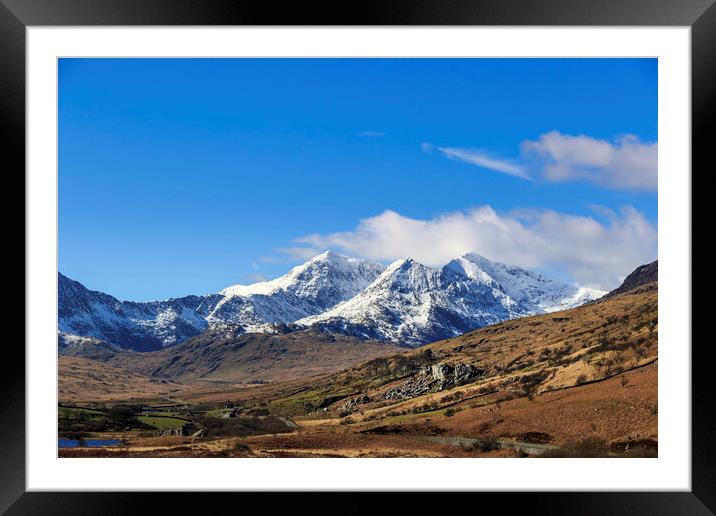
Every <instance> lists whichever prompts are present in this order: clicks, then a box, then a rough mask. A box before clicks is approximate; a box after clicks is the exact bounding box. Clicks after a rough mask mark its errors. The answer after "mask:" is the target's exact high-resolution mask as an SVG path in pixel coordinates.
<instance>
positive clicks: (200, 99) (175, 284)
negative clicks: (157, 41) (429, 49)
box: [58, 59, 657, 300]
mask: <svg viewBox="0 0 716 516" xmlns="http://www.w3.org/2000/svg"><path fill="white" fill-rule="evenodd" d="M58 109H59V268H60V271H61V272H63V273H64V274H66V275H68V276H70V277H71V278H73V279H77V280H78V281H81V282H82V283H84V284H85V285H86V286H87V287H88V288H92V289H95V290H102V291H104V292H107V293H110V294H112V295H114V296H116V297H118V298H120V299H131V300H149V299H163V298H168V297H178V296H181V295H186V294H190V293H193V294H200V293H209V292H215V291H217V290H219V289H221V288H223V287H225V286H228V285H231V284H235V283H251V282H253V281H255V280H257V279H260V278H264V277H265V278H273V277H276V276H278V275H280V274H283V273H284V272H286V271H287V270H288V269H289V268H290V267H291V266H293V265H295V264H297V263H300V262H302V261H304V259H305V258H307V257H309V256H310V255H311V254H314V253H315V252H317V251H319V250H323V248H327V247H330V248H334V250H336V251H339V252H346V253H347V254H356V255H358V254H359V255H362V256H365V257H368V258H371V259H376V260H381V261H384V262H389V261H391V260H392V259H395V258H396V257H398V255H399V254H403V253H406V254H407V253H409V254H411V255H416V256H415V257H416V259H419V260H421V261H424V262H427V263H428V264H430V265H437V264H438V263H439V262H441V261H446V260H445V259H444V258H445V257H446V256H450V253H451V252H452V251H454V250H456V249H459V250H463V247H464V246H468V247H469V250H472V251H476V252H480V253H481V254H484V255H485V256H487V257H488V258H493V259H500V260H502V261H510V262H511V263H517V264H519V265H523V266H529V267H531V268H534V269H537V270H540V271H542V272H545V273H548V274H551V275H553V276H556V277H559V278H560V279H565V280H569V281H573V282H576V283H579V284H585V285H590V286H600V287H605V286H609V285H611V284H613V283H614V282H615V281H617V278H618V277H621V276H623V275H624V274H626V273H627V272H629V271H628V270H626V269H627V268H628V267H632V265H634V266H635V265H638V264H639V263H634V262H637V261H642V260H645V259H646V258H648V257H650V256H651V259H654V258H656V255H655V253H656V241H655V233H654V231H655V228H656V220H657V196H656V188H655V178H656V176H655V174H656V168H655V161H654V160H655V156H656V140H657V61H656V60H654V59H61V60H60V64H59V106H58ZM625 135H628V136H625ZM485 207H489V210H492V212H490V211H489V210H488V211H484V210H483V211H481V212H479V214H477V215H476V214H475V211H474V210H475V209H479V208H483V209H486V208H485ZM386 210H390V212H389V213H388V214H386V213H385V212H386ZM393 212H394V213H393ZM493 212H494V216H493V215H492V213H493ZM381 214H383V216H382V217H381ZM488 219H489V220H488ZM366 220H368V222H365V221H366ZM361 221H364V223H363V225H361ZM592 221H593V222H594V223H592ZM488 223H489V224H490V225H489V227H486V226H485V224H488ZM503 226H504V227H503ZM500 228H502V229H500ZM505 228H506V229H505ZM493 230H494V231H495V232H496V233H494V234H493V233H492V231H493ZM500 231H503V232H504V234H503V233H500ZM572 231H574V232H572ZM395 235H398V237H396V236H395ZM466 235H467V236H466ZM486 235H491V236H490V238H489V240H488V239H487V236H486ZM570 235H572V236H570ZM403 236H404V238H405V242H402V240H403ZM569 238H571V240H570V239H569ZM297 239H298V240H297ZM619 239H622V240H623V241H624V242H622V241H621V240H619ZM606 240H608V242H609V245H605V243H604V242H605V241H606ZM386 241H389V244H390V245H386ZM498 242H501V243H500V244H499V245H498ZM461 246H463V247H461ZM610 246H611V247H610ZM468 247H465V249H467V248H468ZM473 247H479V249H474V248H473ZM623 247H633V249H632V248H629V249H626V250H624V251H622V250H621V249H622V248H623ZM615 253H616V254H618V255H619V256H616V257H615V256H614V254H615ZM602 255H603V256H602ZM617 262H618V263H617ZM632 268H633V267H632ZM600 277H604V278H607V277H608V278H610V279H609V280H606V279H605V280H604V281H601V280H600Z"/></svg>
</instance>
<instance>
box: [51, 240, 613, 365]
mask: <svg viewBox="0 0 716 516" xmlns="http://www.w3.org/2000/svg"><path fill="white" fill-rule="evenodd" d="M58 278H59V279H58V282H59V289H58V298H59V299H58V302H59V306H58V309H59V326H58V330H59V332H60V335H61V337H62V339H63V341H64V342H65V343H68V342H70V341H71V340H72V339H76V338H95V339H98V340H101V341H104V342H106V343H108V344H110V345H115V346H119V347H120V348H123V349H131V350H135V351H153V350H158V349H163V348H165V347H169V346H173V345H176V344H179V343H182V342H185V341H187V340H188V339H190V338H192V337H195V336H197V335H199V334H201V333H202V332H204V331H206V330H207V329H208V328H209V327H211V326H214V325H223V324H230V325H232V326H234V327H235V328H236V329H237V331H239V332H252V333H256V332H259V333H262V332H268V333H271V332H275V331H276V326H277V325H283V324H296V325H298V326H299V327H310V326H313V325H316V327H317V328H320V329H323V330H326V331H330V332H335V333H344V334H347V335H351V336H356V337H360V338H363V339H377V340H388V341H392V342H395V343H398V344H401V345H404V346H410V347H415V346H419V345H422V344H425V343H427V342H430V341H433V340H438V339H441V338H447V337H451V336H455V335H458V334H460V333H463V332H465V331H468V330H471V329H474V328H477V327H481V326H485V325H487V324H494V323H496V322H500V321H503V320H506V319H511V318H515V317H521V316H525V315H533V314H536V313H544V312H548V311H554V310H559V309H564V308H570V307H572V306H578V305H579V304H582V303H584V302H586V301H591V300H593V299H596V298H598V297H600V296H601V295H602V294H604V293H603V292H601V291H596V290H591V289H583V288H582V289H580V288H578V287H575V286H571V285H567V284H564V283H560V282H557V281H554V280H551V279H549V278H546V277H545V276H542V275H540V274H537V273H534V272H531V271H527V270H526V269H522V268H520V267H516V266H510V265H505V264H501V263H498V262H493V261H491V260H488V259H487V258H484V257H482V256H480V255H477V254H475V253H468V254H465V255H462V256H460V257H459V258H456V259H455V260H451V261H450V262H448V264H446V265H445V266H443V267H440V268H432V267H428V266H425V265H423V264H420V263H419V262H417V261H415V260H414V259H412V258H405V259H401V260H397V261H395V262H393V263H392V264H390V265H388V266H387V267H386V266H383V265H382V264H378V263H374V262H370V261H367V260H362V259H359V258H354V257H349V256H344V255H340V254H337V253H334V252H332V251H326V252H324V253H322V254H320V255H318V256H316V257H314V258H312V259H310V260H308V261H307V262H305V263H304V264H301V265H298V266H296V267H294V268H293V269H291V270H290V271H289V272H288V273H287V274H285V275H283V276H281V277H279V278H276V279H274V280H271V281H266V282H259V283H255V284H253V285H232V286H229V287H226V288H224V289H222V290H221V291H219V292H218V293H216V294H207V295H202V296H185V297H182V298H175V299H168V300H165V301H150V302H132V301H119V300H118V299H116V298H114V297H112V296H110V295H109V294H105V293H102V292H98V291H91V290H89V289H87V288H85V287H84V286H83V285H82V284H81V283H79V282H77V281H75V280H71V279H69V278H67V277H66V276H64V275H62V274H61V273H58ZM61 347H62V342H61Z"/></svg>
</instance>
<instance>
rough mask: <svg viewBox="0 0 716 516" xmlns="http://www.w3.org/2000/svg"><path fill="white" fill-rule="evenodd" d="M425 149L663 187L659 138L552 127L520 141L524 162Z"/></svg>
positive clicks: (551, 174) (524, 169) (552, 175)
mask: <svg viewBox="0 0 716 516" xmlns="http://www.w3.org/2000/svg"><path fill="white" fill-rule="evenodd" d="M421 148H422V150H423V151H424V152H432V151H433V150H434V149H436V150H438V151H440V152H441V153H442V154H443V155H445V156H447V157H448V158H450V159H456V160H460V161H464V162H466V163H470V164H471V165H476V166H478V167H482V168H487V169H490V170H494V171H496V172H501V173H503V174H508V175H511V176H515V177H519V178H521V179H527V180H533V179H536V178H541V179H543V180H545V181H550V182H565V181H575V180H576V181H589V182H592V183H594V184H597V185H600V186H603V187H607V188H615V189H618V190H651V191H656V188H657V154H658V144H657V143H655V142H653V143H652V142H642V141H641V140H639V138H637V137H636V136H633V135H626V136H622V137H620V138H617V139H616V140H615V141H613V142H610V141H607V140H599V139H596V138H591V137H589V136H584V135H579V136H572V135H567V134H562V133H560V132H559V131H551V132H549V133H545V134H543V135H542V136H540V137H539V138H538V139H537V140H534V141H531V140H526V141H524V142H522V143H521V144H520V153H521V163H515V162H514V161H509V160H505V159H499V158H495V157H493V156H491V155H490V154H489V153H487V152H485V151H481V150H474V149H466V148H459V147H435V146H433V145H431V144H429V143H423V144H421Z"/></svg>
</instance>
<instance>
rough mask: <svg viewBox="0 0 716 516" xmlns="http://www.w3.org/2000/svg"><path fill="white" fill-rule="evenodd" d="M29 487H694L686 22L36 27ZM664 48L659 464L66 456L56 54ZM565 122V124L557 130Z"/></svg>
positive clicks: (30, 99) (499, 53)
mask: <svg viewBox="0 0 716 516" xmlns="http://www.w3.org/2000/svg"><path fill="white" fill-rule="evenodd" d="M27 43H28V46H27V50H28V57H27V79H28V82H27V87H28V89H27V92H28V96H27V122H28V126H27V179H26V181H27V219H26V220H27V250H26V251H27V279H26V282H27V285H26V288H27V297H26V299H27V301H26V302H27V306H26V314H27V317H26V325H27V328H26V330H27V331H26V335H27V337H26V339H27V341H26V353H27V363H26V364H27V365H26V367H27V436H26V439H27V488H28V490H30V491H36V490H187V489H192V490H239V489H251V490H257V489H284V490H286V489H294V490H305V489H334V490H339V489H341V490H343V489H371V490H372V489H378V490H379V489H386V490H387V489H400V490H423V489H437V490H689V489H690V485H691V467H690V463H691V461H690V455H691V445H690V443H691V423H690V422H691V398H690V392H691V380H690V375H691V366H690V364H691V327H690V320H691V319H690V314H691V242H690V233H691V231H690V224H691V221H690V177H691V176H690V170H691V169H690V167H691V159H690V147H691V135H690V129H691V119H690V109H691V88H690V75H691V69H690V29H689V28H683V27H674V28H646V27H641V28H609V27H590V28H567V27H560V28H554V27H545V28H542V27H528V28H513V27H489V28H487V27H459V28H443V27H435V28H423V27H420V28H412V27H400V28H372V27H360V28H358V27H351V28H273V27H272V28H258V27H247V28H241V27H212V28H203V27H202V28H200V27H196V28H173V27H161V28H154V27H142V28H137V27H132V28H127V27H109V28H94V27H89V28H73V27H48V28H45V27H35V28H28V31H27ZM92 56H96V57H111V56H116V57H135V56H146V57H171V56H175V57H190V56H195V57H214V56H216V57H219V56H221V57H231V56H234V57H241V56H244V57H269V56H276V57H278V56H282V57H308V56H311V57H324V56H325V57H374V56H375V57H386V56H390V57H658V58H659V224H658V226H659V227H658V229H659V242H660V245H659V262H660V263H659V272H660V275H659V276H660V278H659V290H660V293H661V295H660V299H659V337H660V338H659V354H660V358H661V360H660V364H659V387H660V389H659V391H660V392H659V458H658V459H560V460H555V459H529V460H519V459H496V458H486V459H480V458H476V459H121V458H117V459H58V458H57V449H56V446H57V441H56V437H57V434H56V430H57V418H56V414H57V405H56V401H57V400H56V396H55V393H56V386H57V369H56V367H57V356H56V355H57V348H56V337H57V335H56V312H57V299H56V282H57V261H56V256H57V173H56V170H57V159H56V156H57V135H56V126H57V82H56V81H57V58H58V57H92ZM555 129H559V128H555Z"/></svg>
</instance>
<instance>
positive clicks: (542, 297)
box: [446, 253, 606, 313]
mask: <svg viewBox="0 0 716 516" xmlns="http://www.w3.org/2000/svg"><path fill="white" fill-rule="evenodd" d="M446 267H450V268H453V269H455V270H457V271H459V272H462V273H464V274H465V275H466V276H468V277H469V278H472V279H474V280H476V281H485V282H487V283H488V284H495V285H497V286H498V287H499V288H501V290H502V291H503V292H505V293H506V294H507V295H508V296H510V297H511V298H512V299H514V300H515V301H517V302H518V303H524V304H526V305H529V306H530V307H531V309H532V310H533V311H536V312H538V313H539V312H540V311H542V312H556V311H558V310H566V309H568V308H574V307H575V306H579V305H581V304H583V303H586V302H587V301H591V300H593V299H597V298H599V297H602V296H603V295H604V294H606V292H605V291H602V290H596V289H589V288H584V287H576V286H574V285H567V284H565V283H560V282H559V281H555V280H553V279H550V278H547V277H545V276H543V275H541V274H538V273H536V272H532V271H528V270H526V269H522V268H521V267H516V266H514V265H506V264H504V263H499V262H493V261H491V260H488V259H487V258H485V257H483V256H480V255H479V254H476V253H468V254H464V255H462V256H461V257H460V258H457V259H455V260H452V261H451V262H450V263H448V264H447V265H446Z"/></svg>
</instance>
